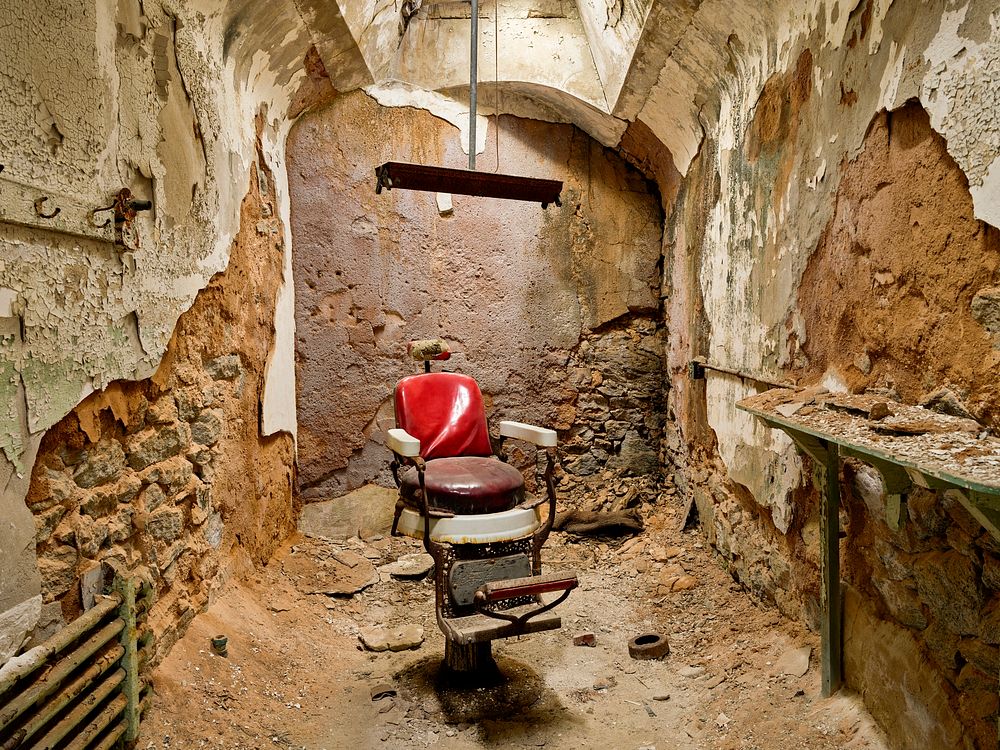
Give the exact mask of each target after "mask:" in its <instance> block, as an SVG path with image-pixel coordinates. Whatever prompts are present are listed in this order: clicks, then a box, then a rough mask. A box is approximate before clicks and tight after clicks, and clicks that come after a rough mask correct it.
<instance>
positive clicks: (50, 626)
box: [0, 597, 66, 662]
mask: <svg viewBox="0 0 1000 750" xmlns="http://www.w3.org/2000/svg"><path fill="white" fill-rule="evenodd" d="M39 598H40V597H39ZM64 627H66V621H65V620H63V614H62V603H60V602H49V603H48V604H43V605H42V609H41V614H40V615H39V617H38V624H37V625H36V626H35V629H34V630H32V631H31V639H30V640H29V641H28V643H27V648H34V647H35V646H38V645H40V644H42V643H44V642H45V641H47V640H48V639H49V638H51V637H52V636H54V635H55V634H56V633H57V632H59V631H60V630H62V629H63V628H64ZM0 629H2V628H0ZM0 662H3V658H2V655H0Z"/></svg>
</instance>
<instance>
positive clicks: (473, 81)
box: [469, 0, 479, 171]
mask: <svg viewBox="0 0 1000 750" xmlns="http://www.w3.org/2000/svg"><path fill="white" fill-rule="evenodd" d="M471 36H472V42H471V43H470V44H471V49H470V50H469V169H471V170H473V171H475V169H476V104H477V99H478V98H479V91H478V86H479V0H472V35H471Z"/></svg>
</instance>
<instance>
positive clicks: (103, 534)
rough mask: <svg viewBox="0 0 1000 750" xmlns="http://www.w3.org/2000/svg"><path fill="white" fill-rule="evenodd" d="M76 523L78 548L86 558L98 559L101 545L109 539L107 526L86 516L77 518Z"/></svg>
mask: <svg viewBox="0 0 1000 750" xmlns="http://www.w3.org/2000/svg"><path fill="white" fill-rule="evenodd" d="M74 521H75V523H74V526H75V530H76V536H75V539H76V548H77V549H78V550H80V554H82V555H83V556H84V557H97V553H98V551H99V550H100V549H101V545H102V544H104V540H105V539H107V538H108V527H107V524H105V523H102V522H101V521H98V520H95V519H93V518H91V517H90V516H84V515H81V516H77V517H76V518H75V519H74Z"/></svg>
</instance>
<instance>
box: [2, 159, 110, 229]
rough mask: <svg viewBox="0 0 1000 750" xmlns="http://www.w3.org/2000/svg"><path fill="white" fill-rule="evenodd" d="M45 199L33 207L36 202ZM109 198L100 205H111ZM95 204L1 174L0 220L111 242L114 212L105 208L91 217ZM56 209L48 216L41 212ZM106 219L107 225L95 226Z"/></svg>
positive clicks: (3, 222) (46, 212)
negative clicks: (26, 183) (16, 180)
mask: <svg viewBox="0 0 1000 750" xmlns="http://www.w3.org/2000/svg"><path fill="white" fill-rule="evenodd" d="M43 197H44V198H45V199H46V200H45V201H42V202H40V203H39V206H38V209H37V210H36V208H35V201H38V200H40V199H41V198H43ZM111 201H112V198H110V197H109V198H108V200H107V201H106V202H105V203H104V204H102V205H105V206H106V205H110V204H111ZM99 207H100V206H99V205H98V204H94V205H90V204H88V203H84V202H83V201H81V200H80V199H79V198H77V197H75V196H72V195H69V194H67V193H62V192H60V191H58V190H53V189H51V188H45V189H42V188H39V187H35V186H32V185H25V184H22V183H19V182H15V181H14V180H11V179H10V178H8V177H7V176H6V175H4V176H3V177H0V223H2V224H17V225H19V226H23V227H28V228H30V229H37V230H40V231H43V232H58V233H59V234H68V235H72V236H75V237H86V238H87V239H91V240H97V241H99V242H107V243H109V244H113V243H114V240H115V230H114V222H113V221H110V220H111V219H113V216H114V214H113V213H112V212H111V211H105V212H103V213H100V214H97V216H96V217H93V216H92V211H93V210H94V209H95V208H99ZM56 209H59V212H58V213H56V215H55V216H52V217H51V218H45V217H44V216H42V215H40V214H52V213H55V211H56ZM105 220H109V221H108V224H107V226H98V225H99V224H103V223H104V222H105Z"/></svg>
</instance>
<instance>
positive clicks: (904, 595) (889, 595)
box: [873, 578, 927, 630]
mask: <svg viewBox="0 0 1000 750" xmlns="http://www.w3.org/2000/svg"><path fill="white" fill-rule="evenodd" d="M873 583H874V584H875V588H877V589H878V591H879V593H880V594H881V595H882V601H883V602H885V606H886V607H887V608H888V610H889V613H890V614H891V615H892V616H893V617H894V618H895V619H896V620H898V621H899V622H900V623H902V624H903V625H906V626H907V627H910V628H916V629H917V630H923V629H924V628H926V627H927V618H926V617H925V616H924V610H923V608H922V607H921V606H920V599H919V598H918V597H917V595H916V593H915V592H914V591H913V590H912V589H910V588H909V587H907V586H905V585H903V584H901V583H897V582H895V581H889V580H884V579H877V578H876V579H875V580H874V581H873Z"/></svg>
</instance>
